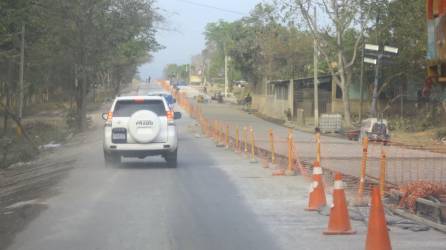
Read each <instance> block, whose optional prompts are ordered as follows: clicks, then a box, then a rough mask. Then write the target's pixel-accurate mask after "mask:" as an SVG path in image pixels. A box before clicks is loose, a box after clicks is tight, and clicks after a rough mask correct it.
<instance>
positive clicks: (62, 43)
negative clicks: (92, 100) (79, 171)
mask: <svg viewBox="0 0 446 250" xmlns="http://www.w3.org/2000/svg"><path fill="white" fill-rule="evenodd" d="M162 20H163V19H162V17H161V16H160V15H159V14H158V13H157V11H156V9H155V7H154V1H153V0H126V1H121V0H33V1H28V0H4V1H0V83H6V84H7V85H8V87H9V89H12V90H13V91H17V90H14V87H15V83H16V82H17V76H18V73H17V72H16V71H17V68H18V65H17V63H18V54H19V39H20V28H21V25H22V24H25V25H26V36H25V37H26V48H25V52H26V54H25V62H26V65H25V80H26V90H25V94H26V95H27V96H28V97H32V96H36V95H39V94H41V93H44V92H52V93H60V94H61V95H63V96H65V98H67V99H70V98H72V97H74V98H75V102H76V106H77V110H76V112H77V113H78V114H79V120H78V126H80V125H81V123H82V121H85V110H86V105H87V101H86V97H87V95H88V94H89V92H90V91H91V88H92V86H93V84H95V85H104V84H105V79H108V80H110V82H109V83H107V84H110V85H111V86H109V87H110V88H113V89H115V92H119V90H120V88H121V87H120V86H121V84H126V83H129V82H130V81H131V79H132V78H133V77H134V76H135V74H136V71H137V67H138V66H139V65H140V64H142V63H144V62H146V61H148V60H150V59H151V55H152V53H153V52H155V51H157V50H159V49H161V48H162V46H160V45H159V44H158V42H157V41H156V39H155V35H156V28H155V25H156V23H158V22H161V21H162ZM75 82H77V85H75V84H74V83H75ZM60 90H63V91H60ZM12 94H13V92H12Z"/></svg>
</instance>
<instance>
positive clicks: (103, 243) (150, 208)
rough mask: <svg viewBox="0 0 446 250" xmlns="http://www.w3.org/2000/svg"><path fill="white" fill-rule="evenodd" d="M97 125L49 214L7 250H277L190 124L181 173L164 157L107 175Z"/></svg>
mask: <svg viewBox="0 0 446 250" xmlns="http://www.w3.org/2000/svg"><path fill="white" fill-rule="evenodd" d="M94 122H95V123H96V124H97V126H96V129H94V130H93V131H91V132H88V134H86V135H85V140H84V141H83V143H81V144H80V145H79V146H78V147H76V152H77V161H76V163H75V165H74V169H73V170H72V171H71V173H70V175H69V176H68V177H67V178H66V179H65V180H63V181H62V182H61V183H59V184H58V185H57V187H55V189H56V190H57V192H58V193H59V194H58V195H56V196H54V197H52V198H50V199H48V200H45V201H43V203H44V204H45V205H46V207H47V209H46V210H45V211H43V212H42V213H41V215H40V216H38V217H37V218H36V219H35V220H34V221H33V222H31V223H30V224H29V226H28V227H27V228H26V229H25V230H24V231H23V232H21V233H19V234H18V235H17V237H16V238H15V240H14V242H13V244H12V245H11V246H10V247H9V248H8V249H11V250H12V249H33V250H38V249H42V250H43V249H45V250H51V249H54V250H56V249H57V250H59V249H65V250H68V249H85V250H88V249H95V250H97V249H104V250H112V249H120V250H122V249H157V250H162V249H194V250H199V249H277V247H276V245H275V242H274V239H273V238H272V237H271V236H270V235H269V234H268V232H266V231H265V230H263V229H262V226H260V224H259V222H258V221H257V220H256V218H255V215H254V214H253V213H252V212H251V211H250V209H249V208H248V207H247V206H246V204H244V202H243V200H242V199H240V194H239V193H238V191H237V190H236V188H235V187H234V186H233V184H232V183H231V181H230V180H229V179H228V177H227V176H225V174H224V173H222V172H221V171H220V170H219V169H218V168H215V167H212V166H213V165H216V164H221V162H219V161H218V160H216V159H213V158H212V155H211V154H209V153H208V152H207V151H208V148H207V147H206V146H205V145H202V143H200V141H199V140H196V138H195V136H194V133H193V132H191V130H190V128H191V126H192V125H193V123H192V120H191V119H190V118H188V117H183V119H182V120H181V121H179V122H178V123H177V125H178V128H179V134H180V149H179V166H178V168H176V169H175V168H169V167H168V166H167V165H166V164H165V163H164V161H163V159H162V158H157V157H154V158H147V159H146V160H143V161H141V160H129V161H125V162H124V163H123V164H122V166H120V167H117V168H107V167H106V166H105V164H104V160H103V156H102V127H101V126H100V124H101V121H100V120H99V119H94ZM69 150H72V149H69ZM213 150H215V149H213ZM62 151H63V149H62Z"/></svg>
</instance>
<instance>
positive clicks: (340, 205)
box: [324, 173, 356, 235]
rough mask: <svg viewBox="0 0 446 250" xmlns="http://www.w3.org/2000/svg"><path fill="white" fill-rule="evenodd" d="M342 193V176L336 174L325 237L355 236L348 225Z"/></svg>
mask: <svg viewBox="0 0 446 250" xmlns="http://www.w3.org/2000/svg"><path fill="white" fill-rule="evenodd" d="M346 203H347V202H346V200H345V193H344V182H343V181H342V175H341V174H340V173H336V176H335V182H334V188H333V205H332V207H331V209H330V220H329V222H328V228H327V230H325V231H324V234H326V235H335V234H355V233H356V232H355V231H353V230H352V226H351V225H350V217H349V215H348V209H347V204H346Z"/></svg>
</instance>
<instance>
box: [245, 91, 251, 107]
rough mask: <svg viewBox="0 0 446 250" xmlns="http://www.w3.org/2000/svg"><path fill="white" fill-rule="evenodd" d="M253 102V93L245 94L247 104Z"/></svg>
mask: <svg viewBox="0 0 446 250" xmlns="http://www.w3.org/2000/svg"><path fill="white" fill-rule="evenodd" d="M251 102H252V97H251V95H250V94H249V93H248V94H247V95H246V96H245V104H246V105H251Z"/></svg>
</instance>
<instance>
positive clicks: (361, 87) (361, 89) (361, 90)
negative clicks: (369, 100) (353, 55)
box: [359, 38, 364, 122]
mask: <svg viewBox="0 0 446 250" xmlns="http://www.w3.org/2000/svg"><path fill="white" fill-rule="evenodd" d="M359 98H360V99H359V122H361V121H362V116H363V112H364V38H363V39H362V45H361V73H360V76H359Z"/></svg>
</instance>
